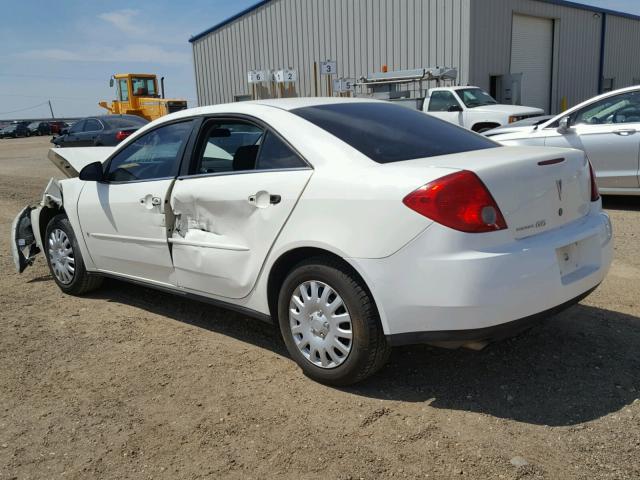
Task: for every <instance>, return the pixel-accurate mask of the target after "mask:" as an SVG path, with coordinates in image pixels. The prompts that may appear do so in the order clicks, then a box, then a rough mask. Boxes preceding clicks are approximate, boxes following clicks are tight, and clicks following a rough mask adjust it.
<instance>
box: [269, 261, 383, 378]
mask: <svg viewBox="0 0 640 480" xmlns="http://www.w3.org/2000/svg"><path fill="white" fill-rule="evenodd" d="M312 280H316V281H319V282H323V283H325V284H327V285H329V286H330V287H331V288H332V289H333V290H335V291H336V292H337V294H338V295H340V297H341V298H342V300H343V302H344V304H345V307H346V309H347V310H348V312H349V315H350V317H351V328H352V340H351V342H352V343H351V351H350V352H349V353H348V355H347V357H346V359H345V360H343V361H342V362H343V363H341V364H339V365H338V366H336V367H333V368H322V367H320V366H316V365H314V364H313V363H312V362H311V361H310V360H309V359H307V358H306V357H305V356H304V355H303V354H302V353H301V351H300V350H299V349H298V347H297V346H296V343H295V341H294V338H293V333H292V332H291V328H290V325H289V302H290V301H291V296H292V295H293V293H294V290H296V289H297V288H298V287H299V286H300V285H301V284H302V283H303V282H306V281H312ZM278 322H279V326H280V332H281V333H282V338H283V340H284V343H285V345H286V347H287V350H288V351H289V354H290V355H291V357H292V358H293V359H294V360H295V362H296V363H297V364H298V365H299V366H300V368H302V370H303V372H304V373H305V374H306V375H307V376H308V377H310V378H312V379H313V380H316V381H318V382H320V383H324V384H327V385H333V386H346V385H351V384H354V383H357V382H360V381H362V380H364V379H365V378H367V377H369V376H370V375H372V374H374V373H375V372H376V371H378V370H379V369H380V368H382V366H383V365H384V364H385V363H386V361H387V359H388V358H389V354H390V352H391V348H390V347H389V345H388V343H387V341H386V339H385V336H384V333H383V331H382V325H381V324H380V317H379V315H378V310H377V308H376V306H375V303H374V301H373V299H372V297H371V294H370V293H369V291H368V289H367V288H366V286H365V285H364V284H363V282H362V280H361V279H360V278H359V277H358V275H357V274H356V273H355V272H354V271H353V270H351V269H350V268H347V267H345V266H343V265H342V264H341V263H340V262H337V261H334V260H330V259H326V258H322V257H319V258H312V259H309V260H305V261H303V262H301V263H299V264H298V265H296V266H295V267H294V268H293V269H292V270H291V272H290V273H289V274H288V275H287V277H286V279H285V280H284V283H283V284H282V287H281V288H280V293H279V295H278ZM322 338H323V339H324V337H322Z"/></svg>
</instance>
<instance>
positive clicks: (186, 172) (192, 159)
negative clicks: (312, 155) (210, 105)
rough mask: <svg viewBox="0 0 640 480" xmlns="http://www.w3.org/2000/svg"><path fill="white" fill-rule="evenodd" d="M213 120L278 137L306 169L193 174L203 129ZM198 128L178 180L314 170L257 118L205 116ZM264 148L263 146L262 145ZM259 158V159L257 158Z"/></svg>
mask: <svg viewBox="0 0 640 480" xmlns="http://www.w3.org/2000/svg"><path fill="white" fill-rule="evenodd" d="M211 120H215V121H221V122H234V121H236V122H237V121H241V122H246V123H250V124H254V125H255V126H257V127H260V128H262V129H263V130H264V131H265V133H267V132H269V133H271V134H273V135H275V136H276V138H278V139H279V140H280V141H282V142H283V143H284V144H285V145H286V146H287V147H288V148H289V149H291V151H292V152H293V153H295V154H296V156H297V157H298V158H300V159H301V160H302V162H303V163H304V164H305V165H306V166H304V167H292V168H271V169H265V170H256V169H253V170H241V171H237V172H234V171H230V172H213V173H193V172H194V171H195V169H196V167H197V163H198V159H197V158H196V150H197V148H196V147H198V146H199V144H200V142H201V141H202V140H203V138H202V135H203V129H202V127H203V126H204V125H205V124H206V123H208V122H209V121H211ZM196 128H197V130H198V134H197V135H192V136H191V139H190V142H189V143H190V145H189V155H188V156H187V158H188V161H184V159H183V162H182V166H181V169H180V174H179V175H178V180H184V179H187V178H203V177H219V176H226V175H245V174H251V173H265V172H294V171H299V170H313V166H312V165H311V163H309V161H307V159H306V158H305V157H304V156H303V155H302V154H301V153H300V152H299V151H298V149H297V148H295V147H294V146H293V145H292V144H291V143H290V142H289V141H288V140H287V139H285V138H284V137H283V136H282V135H280V133H279V132H277V131H276V130H275V129H274V128H273V127H271V125H269V124H268V123H266V122H265V121H263V120H261V119H259V118H256V117H254V116H252V115H247V114H243V113H220V114H204V115H201V116H200V122H199V124H198V125H194V130H195V129H196ZM260 146H261V147H262V144H261V145H260ZM259 155H260V151H258V156H259ZM256 158H257V157H256Z"/></svg>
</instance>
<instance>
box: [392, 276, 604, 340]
mask: <svg viewBox="0 0 640 480" xmlns="http://www.w3.org/2000/svg"><path fill="white" fill-rule="evenodd" d="M596 288H597V287H594V288H592V289H591V290H589V291H587V292H585V293H583V294H582V295H579V296H578V297H576V298H572V299H571V300H569V301H567V302H565V303H563V304H562V305H558V306H557V307H553V308H550V309H548V310H545V311H544V312H540V313H535V314H533V315H529V316H528V317H524V318H519V319H518V320H513V321H511V322H507V323H500V324H498V325H493V326H491V327H484V328H474V329H470V330H434V331H431V332H405V333H396V334H393V335H387V337H386V338H387V342H388V343H389V345H391V346H393V347H398V346H401V345H412V344H416V343H435V344H447V343H451V344H455V345H461V344H465V343H475V342H483V341H489V342H494V341H498V340H503V339H505V338H509V337H513V336H515V335H517V334H519V333H521V332H524V331H525V330H527V329H529V328H531V327H533V326H534V325H536V324H539V323H542V322H543V321H544V320H547V319H548V318H550V317H553V316H554V315H557V314H559V313H560V312H563V311H564V310H566V309H567V308H570V307H572V306H574V305H575V304H576V303H578V302H580V301H581V300H582V299H584V298H586V297H588V296H589V295H590V294H591V292H593V291H594V290H595V289H596Z"/></svg>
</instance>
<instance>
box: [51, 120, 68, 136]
mask: <svg viewBox="0 0 640 480" xmlns="http://www.w3.org/2000/svg"><path fill="white" fill-rule="evenodd" d="M70 126H71V125H69V124H68V123H66V122H62V121H59V120H54V121H52V122H49V127H51V135H60V134H61V133H62V130H64V129H65V128H69V127H70Z"/></svg>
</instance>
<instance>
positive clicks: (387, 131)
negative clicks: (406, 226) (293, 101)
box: [291, 102, 499, 163]
mask: <svg viewBox="0 0 640 480" xmlns="http://www.w3.org/2000/svg"><path fill="white" fill-rule="evenodd" d="M291 112H292V113H295V114H296V115H298V116H300V117H302V118H304V119H305V120H308V121H309V122H311V123H313V124H315V125H317V126H318V127H320V128H322V129H324V130H326V131H327V132H329V133H331V134H332V135H334V136H336V137H338V138H339V139H340V140H342V141H343V142H345V143H348V144H349V145H351V146H352V147H353V148H355V149H356V150H358V151H360V152H361V153H363V154H364V155H366V156H367V157H369V158H370V159H371V160H374V161H375V162H378V163H390V162H400V161H403V160H412V159H416V158H425V157H436V156H438V155H448V154H451V153H461V152H469V151H472V150H482V149H485V148H495V147H498V146H499V145H498V144H497V143H495V142H493V141H492V140H489V139H487V138H484V137H481V136H479V135H476V134H474V133H472V132H469V131H466V130H463V129H461V128H459V127H457V126H454V125H452V124H450V123H447V122H444V121H442V120H439V119H437V118H435V117H432V116H430V115H427V114H425V113H422V112H419V111H417V110H410V109H408V108H406V107H400V106H398V105H394V104H392V103H383V102H370V103H369V102H366V103H364V102H363V103H337V104H332V105H318V106H314V107H303V108H296V109H293V110H291Z"/></svg>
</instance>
